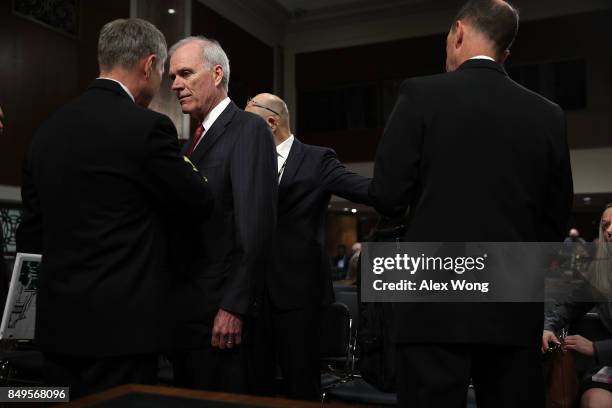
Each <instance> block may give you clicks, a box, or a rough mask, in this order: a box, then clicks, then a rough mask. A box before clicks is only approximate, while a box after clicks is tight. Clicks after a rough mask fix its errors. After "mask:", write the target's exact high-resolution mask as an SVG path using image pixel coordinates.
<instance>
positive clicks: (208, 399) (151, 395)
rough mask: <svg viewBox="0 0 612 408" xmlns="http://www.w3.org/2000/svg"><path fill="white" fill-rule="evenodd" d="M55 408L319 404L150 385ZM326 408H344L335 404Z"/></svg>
mask: <svg viewBox="0 0 612 408" xmlns="http://www.w3.org/2000/svg"><path fill="white" fill-rule="evenodd" d="M57 406H58V407H72V408H84V407H98V406H99V407H101V408H102V407H104V408H106V407H121V408H122V407H131V406H138V407H144V406H150V407H151V408H155V407H157V406H159V407H169V408H172V407H190V408H191V407H202V408H204V407H214V408H217V407H219V408H220V407H227V408H238V407H275V408H289V407H297V408H321V403H319V402H308V401H294V400H288V399H282V398H271V397H255V396H251V395H240V394H228V393H222V392H211V391H196V390H188V389H183V388H172V387H163V386H152V385H122V386H120V387H116V388H111V389H110V390H107V391H104V392H101V393H98V394H93V395H90V396H87V397H84V398H81V399H78V400H75V401H73V402H70V403H65V404H60V405H57ZM325 406H326V407H330V408H333V407H340V406H342V407H346V405H344V404H341V405H337V404H335V403H330V404H327V403H326V404H325Z"/></svg>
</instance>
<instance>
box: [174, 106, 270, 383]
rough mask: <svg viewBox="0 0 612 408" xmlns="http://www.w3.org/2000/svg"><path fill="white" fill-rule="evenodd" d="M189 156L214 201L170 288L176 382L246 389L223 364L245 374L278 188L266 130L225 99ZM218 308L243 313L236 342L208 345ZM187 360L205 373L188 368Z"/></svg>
mask: <svg viewBox="0 0 612 408" xmlns="http://www.w3.org/2000/svg"><path fill="white" fill-rule="evenodd" d="M191 160H192V162H193V163H194V165H195V166H196V167H197V168H198V169H199V170H200V172H201V173H202V175H204V176H205V177H206V178H207V179H208V181H209V187H210V189H211V191H212V193H213V196H214V198H215V206H214V209H213V212H212V214H211V217H210V218H209V219H208V221H206V222H205V223H204V224H202V226H201V228H200V229H198V230H197V231H191V233H190V236H189V237H188V239H186V240H185V241H186V245H187V247H188V251H189V253H188V254H185V257H187V258H188V263H189V265H187V268H186V272H185V273H184V274H182V277H181V279H180V282H178V284H177V287H176V300H177V306H178V310H177V316H178V321H179V326H178V336H177V344H176V346H177V349H179V350H181V351H180V352H179V353H178V354H177V356H178V357H177V360H176V364H175V370H176V371H177V374H178V375H177V382H178V383H179V385H183V386H189V387H198V388H206V389H217V390H227V391H234V392H240V391H245V388H244V387H245V386H246V385H245V384H246V380H244V381H243V379H241V378H239V376H238V375H236V374H235V371H234V372H233V373H230V372H229V371H231V370H229V369H228V367H234V369H236V368H237V369H238V372H244V370H242V369H241V367H243V364H244V363H245V358H246V357H245V353H246V352H248V351H249V345H250V341H249V335H250V334H249V325H252V324H253V319H252V317H253V316H255V315H256V314H257V311H258V308H259V305H260V304H261V296H262V291H263V283H264V272H265V269H266V268H267V267H268V262H269V260H270V251H271V249H272V238H273V234H274V231H275V228H276V203H277V188H278V182H277V178H278V175H277V170H276V167H277V165H276V155H275V149H274V142H273V139H272V134H271V133H270V130H269V129H268V127H267V125H266V124H265V122H264V121H263V120H262V119H261V118H259V117H258V116H256V115H253V114H251V113H248V112H244V111H242V110H240V109H238V107H236V105H235V104H234V103H233V102H231V103H230V104H229V105H228V106H227V108H226V109H225V110H224V111H223V113H221V115H220V116H219V117H218V118H217V120H216V121H215V122H214V123H213V125H212V126H211V127H210V129H208V130H207V132H206V133H205V134H204V136H203V139H202V140H201V141H200V143H199V144H198V145H197V147H196V149H195V150H194V151H193V153H192V155H191ZM194 232H195V233H194ZM220 308H222V309H224V310H226V311H229V312H231V313H234V314H238V315H242V316H243V317H245V318H244V326H243V327H244V329H243V333H244V334H243V345H242V346H240V347H238V348H235V349H232V350H218V349H212V348H211V347H210V339H211V329H212V326H213V320H214V317H215V315H216V313H217V311H218V310H219V309H220ZM198 361H199V362H198ZM185 364H187V365H189V367H190V368H189V367H185ZM194 365H197V366H198V367H197V369H199V368H203V369H204V370H206V372H201V371H200V372H199V374H193V372H192V371H193V370H192V369H191V368H194ZM197 369H196V371H197ZM224 370H227V377H228V378H226V376H225V375H224V372H225V371H224ZM189 371H191V372H192V373H191V374H186V373H187V372H189ZM185 375H187V377H185ZM230 376H231V380H230V379H229V377H230ZM194 377H196V378H194Z"/></svg>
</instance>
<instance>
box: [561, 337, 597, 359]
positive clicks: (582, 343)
mask: <svg viewBox="0 0 612 408" xmlns="http://www.w3.org/2000/svg"><path fill="white" fill-rule="evenodd" d="M563 348H564V349H566V350H575V351H577V352H578V353H580V354H585V355H587V356H591V357H592V356H593V355H594V354H595V349H594V348H593V342H592V341H591V340H589V339H585V338H584V337H582V336H580V335H578V334H576V335H573V336H567V337H566V338H565V340H564V341H563Z"/></svg>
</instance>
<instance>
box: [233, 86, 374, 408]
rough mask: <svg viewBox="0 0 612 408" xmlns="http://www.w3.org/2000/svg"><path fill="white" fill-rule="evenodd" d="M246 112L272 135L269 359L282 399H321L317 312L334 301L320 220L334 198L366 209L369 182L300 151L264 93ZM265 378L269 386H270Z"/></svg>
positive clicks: (322, 154) (319, 150)
mask: <svg viewBox="0 0 612 408" xmlns="http://www.w3.org/2000/svg"><path fill="white" fill-rule="evenodd" d="M245 110H246V111H247V112H252V113H255V114H257V115H259V116H261V117H262V118H263V119H264V120H265V121H266V123H267V124H268V126H269V127H270V129H271V130H272V133H273V134H274V141H275V142H276V152H277V162H278V182H279V186H278V225H277V243H276V246H275V264H274V268H271V269H269V270H268V271H267V274H266V277H265V278H266V279H265V282H266V294H267V299H266V300H267V302H266V303H265V305H264V311H265V312H266V313H265V314H264V317H265V320H266V323H267V324H268V325H269V326H268V330H267V333H268V334H269V337H268V338H267V339H266V341H265V344H266V345H268V347H269V351H270V352H269V353H266V354H262V356H264V357H265V360H266V361H264V362H262V364H267V365H268V370H269V371H271V373H270V376H271V375H273V374H274V372H273V369H274V368H275V364H274V362H275V361H278V363H279V365H280V367H281V371H282V376H283V391H284V394H285V395H286V396H287V397H290V398H300V399H313V400H316V399H318V398H320V392H319V388H320V373H319V337H320V336H319V307H320V305H321V303H322V302H324V301H329V300H331V298H332V297H333V292H332V284H331V275H330V269H329V259H328V257H327V255H326V252H325V245H324V240H325V216H326V212H327V207H328V204H329V200H330V198H331V195H332V194H335V195H338V196H340V197H342V198H345V199H347V200H350V201H353V202H356V203H365V204H369V197H368V186H369V185H370V179H368V178H365V177H361V176H358V175H356V174H354V173H352V172H351V171H349V170H348V169H347V168H346V167H344V165H343V164H342V163H340V161H338V158H337V157H336V154H335V152H334V151H333V150H331V149H328V148H324V147H319V146H311V145H307V144H303V143H302V142H300V141H299V140H298V139H297V138H296V137H295V136H294V135H293V134H292V133H291V129H290V118H289V111H288V110H287V105H286V104H285V102H284V101H283V100H282V99H280V98H279V97H278V96H275V95H271V94H268V93H262V94H259V95H257V96H256V97H254V98H251V99H249V100H248V102H247V105H246V108H245ZM270 376H268V378H270Z"/></svg>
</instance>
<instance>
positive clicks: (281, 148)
mask: <svg viewBox="0 0 612 408" xmlns="http://www.w3.org/2000/svg"><path fill="white" fill-rule="evenodd" d="M294 139H295V137H294V136H293V134H291V135H289V137H288V138H287V140H284V141H283V142H282V143H281V144H279V145H278V146H276V152H277V153H278V155H279V156H280V157H282V158H283V159H286V158H287V156H289V151H290V150H291V146H292V145H293V140H294Z"/></svg>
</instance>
